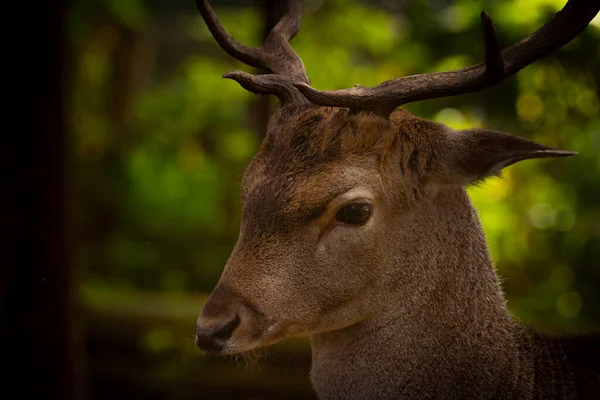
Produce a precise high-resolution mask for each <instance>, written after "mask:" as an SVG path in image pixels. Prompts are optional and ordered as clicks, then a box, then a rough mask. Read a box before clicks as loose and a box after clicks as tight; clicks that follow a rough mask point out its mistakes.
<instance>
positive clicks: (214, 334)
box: [196, 315, 240, 352]
mask: <svg viewBox="0 0 600 400" xmlns="http://www.w3.org/2000/svg"><path fill="white" fill-rule="evenodd" d="M239 324H240V317H239V316H238V315H235V316H233V317H232V318H230V319H228V320H225V321H221V322H219V323H216V324H210V325H208V324H206V323H205V322H204V321H203V319H202V317H201V318H199V319H198V322H197V323H196V346H198V347H199V348H200V349H202V350H204V351H209V352H218V351H221V350H222V349H223V347H224V346H225V343H226V342H227V340H229V338H230V337H231V335H232V334H233V331H235V329H236V328H237V327H238V325H239Z"/></svg>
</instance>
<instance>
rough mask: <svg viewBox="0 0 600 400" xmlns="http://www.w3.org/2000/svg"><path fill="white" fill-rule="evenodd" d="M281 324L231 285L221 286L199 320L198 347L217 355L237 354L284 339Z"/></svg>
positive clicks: (197, 330) (197, 322)
mask: <svg viewBox="0 0 600 400" xmlns="http://www.w3.org/2000/svg"><path fill="white" fill-rule="evenodd" d="M280 327H281V324H279V323H277V321H276V320H275V319H274V318H271V317H269V316H267V315H266V314H265V313H264V312H262V311H261V310H260V309H259V308H258V307H256V306H255V305H254V304H253V303H251V302H250V301H248V300H247V299H246V298H245V297H244V296H242V295H240V294H239V293H237V292H236V291H234V290H233V289H232V288H231V287H230V286H228V285H223V284H221V285H219V286H217V287H216V288H215V290H214V291H213V293H212V294H211V296H210V297H209V299H208V300H207V302H206V304H205V306H204V309H203V310H202V314H201V315H200V317H198V320H197V321H196V340H195V341H196V346H198V347H199V348H200V349H202V350H204V351H206V352H210V353H216V354H237V353H243V352H245V351H248V350H252V349H254V348H257V347H262V346H266V345H268V344H271V343H274V342H276V341H278V340H279V339H280V338H281V336H282V333H283V332H282V330H281V329H280Z"/></svg>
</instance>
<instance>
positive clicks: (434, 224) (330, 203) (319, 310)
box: [196, 0, 598, 354]
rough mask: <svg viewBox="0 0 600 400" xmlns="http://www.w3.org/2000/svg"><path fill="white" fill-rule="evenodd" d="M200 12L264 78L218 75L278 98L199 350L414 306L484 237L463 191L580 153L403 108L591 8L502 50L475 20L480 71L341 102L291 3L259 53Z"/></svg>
mask: <svg viewBox="0 0 600 400" xmlns="http://www.w3.org/2000/svg"><path fill="white" fill-rule="evenodd" d="M196 3H197V5H198V8H199V10H200V13H201V14H202V16H203V18H204V20H205V21H206V24H207V25H208V27H209V29H210V31H211V32H212V34H213V36H214V37H215V39H216V40H217V42H218V43H219V44H220V45H221V47H222V48H223V49H224V50H225V51H227V52H228V53H229V54H231V55H232V56H234V57H235V58H237V59H238V60H240V61H242V62H244V63H246V64H248V65H251V66H254V67H258V68H261V69H263V70H265V71H267V72H268V73H266V74H263V75H251V74H248V73H245V72H241V71H231V72H227V73H226V74H225V75H224V77H225V78H229V79H233V80H236V81H237V82H238V83H240V84H241V85H242V86H243V87H244V88H245V89H247V90H249V91H251V92H253V93H258V94H274V95H276V96H277V97H278V98H279V100H280V102H281V105H280V107H279V108H278V109H277V110H276V111H275V112H274V113H273V115H272V116H271V119H270V123H269V127H268V131H267V133H266V136H265V139H264V142H263V144H262V146H261V148H260V151H259V152H258V154H257V155H256V156H255V157H254V159H253V160H252V161H251V163H250V164H249V166H248V167H247V169H246V172H245V174H244V177H243V181H242V222H241V229H240V236H239V239H238V242H237V244H236V245H235V248H234V249H233V252H232V254H231V257H230V258H229V260H228V262H227V264H226V266H225V269H224V271H223V274H222V276H221V278H220V280H219V283H218V284H217V286H216V288H215V289H214V291H213V293H212V294H211V296H210V297H209V299H208V301H207V303H206V305H205V307H204V309H203V311H202V314H201V316H200V317H199V318H198V321H197V330H196V333H197V335H196V343H197V345H198V346H199V347H200V348H202V349H204V350H207V351H213V352H219V353H222V354H232V353H239V352H243V351H246V350H249V349H252V348H255V347H258V346H263V345H266V344H270V343H273V342H275V341H277V340H279V339H281V338H284V337H288V336H292V335H309V334H315V333H319V332H326V331H333V330H338V329H341V328H345V327H349V326H351V325H353V324H357V323H359V322H361V321H363V320H365V319H368V318H371V317H372V316H374V315H376V314H377V313H380V312H382V310H384V309H387V308H390V307H398V304H391V302H390V300H389V298H390V297H389V293H392V292H393V293H395V294H397V295H398V296H400V298H402V299H404V300H405V302H404V303H405V304H406V305H410V304H415V303H417V302H418V301H419V298H420V297H421V296H422V295H423V294H424V293H427V292H429V291H431V290H432V288H434V287H435V286H436V285H439V284H440V282H444V281H445V280H446V279H447V278H446V275H447V274H448V271H447V270H444V268H442V267H440V265H441V264H440V262H439V260H440V258H442V257H445V256H446V255H445V254H446V253H447V251H446V250H447V249H448V248H449V247H451V246H456V243H457V241H456V240H455V239H456V238H458V237H460V236H461V235H465V234H467V233H468V234H474V235H479V236H481V237H483V235H482V233H481V230H480V228H479V226H478V224H477V223H475V224H471V223H470V222H468V221H471V219H472V218H471V217H472V215H474V212H473V210H472V208H471V206H470V203H469V200H468V198H467V196H466V193H465V190H464V187H465V186H467V185H469V184H470V183H472V182H475V181H480V180H483V179H485V178H486V177H488V176H490V175H495V174H498V173H499V172H500V171H501V170H502V168H504V167H506V166H508V165H510V164H513V163H515V162H517V161H521V160H526V159H531V158H545V157H565V156H570V155H573V154H575V153H574V152H570V151H562V150H554V149H550V148H548V147H545V146H543V145H540V144H536V143H534V142H531V141H529V140H526V139H523V138H519V137H517V136H512V135H509V134H506V133H502V132H497V131H492V130H483V129H473V130H467V131H456V130H453V129H450V128H448V127H446V126H444V125H442V124H439V123H434V122H431V121H427V120H424V119H420V118H417V117H415V116H413V115H411V114H409V113H408V112H406V111H403V110H401V109H399V108H398V107H399V106H401V105H402V104H406V103H408V102H413V101H418V100H425V99H431V98H436V97H444V96H452V95H456V94H459V93H466V92H473V91H477V90H480V89H483V88H486V87H489V86H492V85H494V84H496V83H498V82H500V81H502V80H503V79H505V78H507V77H509V76H511V75H513V74H515V73H516V72H517V71H519V70H520V69H522V68H523V67H525V66H527V65H528V64H530V63H532V62H533V61H535V60H537V59H539V58H541V57H543V56H544V55H546V54H548V53H550V52H552V51H554V50H555V49H557V48H559V47H561V46H563V45H564V44H566V43H568V42H569V41H570V40H571V39H573V38H574V37H575V36H577V35H578V34H579V33H580V32H581V31H582V30H583V29H584V28H585V26H587V24H588V23H589V21H591V19H592V18H593V17H594V15H595V14H596V13H597V12H598V4H597V2H595V1H586V0H570V1H569V2H568V3H567V5H566V6H565V7H564V9H563V10H562V11H561V12H559V13H558V14H557V15H556V16H555V17H554V18H553V19H552V20H551V21H549V22H548V23H547V24H546V25H545V26H543V27H542V28H541V29H539V30H538V31H536V32H535V33H533V34H532V35H530V36H529V37H527V38H525V39H523V40H521V41H519V42H518V43H516V44H514V45H512V46H510V47H508V48H506V49H504V50H501V49H500V46H499V44H498V40H497V37H496V31H495V28H494V26H493V24H492V21H491V20H490V18H489V17H488V16H487V14H485V13H482V16H481V17H482V23H483V33H484V34H483V36H484V42H485V62H483V63H481V64H478V65H475V66H472V67H469V68H465V69H461V70H456V71H451V72H443V73H433V74H424V75H416V76H409V77H404V78H399V79H394V80H390V81H387V82H384V83H382V84H380V85H378V86H375V87H372V88H367V87H360V86H359V87H354V88H351V89H346V90H335V91H319V90H316V89H314V88H312V87H311V86H310V81H309V78H308V76H307V74H306V71H305V69H304V65H303V63H302V60H301V59H300V57H299V56H298V55H297V54H296V53H295V52H294V51H293V49H292V48H291V47H290V45H289V41H290V39H292V38H293V37H294V35H295V34H296V33H297V32H298V30H299V28H300V21H301V4H300V1H288V2H287V5H288V7H287V14H285V16H284V17H283V18H282V19H281V20H280V22H279V23H278V24H277V25H276V26H275V27H274V28H273V30H272V31H271V32H270V34H269V35H268V37H267V39H266V40H265V42H264V44H263V45H262V46H261V47H259V48H250V47H247V46H245V45H243V44H240V43H238V42H237V41H235V39H234V38H233V37H231V36H230V35H229V34H228V33H227V32H226V31H225V30H224V28H223V27H222V26H221V25H220V23H219V21H218V19H217V17H216V15H215V13H214V12H213V10H212V9H211V8H210V6H209V5H208V2H207V1H205V0H197V1H196ZM475 220H476V218H475ZM472 257H473V260H472V261H473V262H477V258H478V257H483V258H485V257H487V254H486V253H485V251H482V252H477V251H474V252H473V255H472Z"/></svg>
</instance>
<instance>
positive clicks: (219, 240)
mask: <svg viewBox="0 0 600 400" xmlns="http://www.w3.org/2000/svg"><path fill="white" fill-rule="evenodd" d="M564 2H565V1H564V0H502V1H484V0H456V1H446V0H436V1H434V0H430V1H427V0H420V1H410V2H398V4H395V2H389V1H388V2H386V1H380V2H375V1H373V2H366V1H343V0H328V1H316V0H315V1H307V2H306V3H305V17H304V21H303V27H302V30H301V32H300V34H299V35H298V37H297V38H295V39H294V41H293V45H294V48H295V49H296V50H297V52H298V53H299V54H300V56H301V57H302V58H303V60H304V62H305V65H306V68H307V70H308V73H309V75H310V77H311V79H312V84H313V86H315V87H317V88H320V89H335V88H344V87H349V86H352V85H354V84H356V83H360V84H362V85H367V86H371V85H376V84H378V83H379V82H381V81H384V80H386V79H391V78H394V77H398V76H403V75H411V74H417V73H423V72H432V71H443V70H448V69H454V68H460V67H464V66H467V65H470V64H473V63H476V62H479V61H480V60H481V59H482V38H481V34H480V23H479V12H480V11H481V10H483V9H485V10H486V11H487V12H488V13H489V14H490V15H491V16H492V17H493V18H494V20H495V21H496V25H497V28H498V31H499V36H500V38H501V42H502V43H503V44H504V45H508V44H511V43H514V42H515V41H517V40H518V39H520V38H521V37H523V36H526V35H527V34H529V33H530V32H532V31H533V30H535V29H537V28H538V27H539V26H541V25H542V24H544V23H545V22H546V21H547V19H548V18H549V16H551V15H552V14H553V13H554V12H556V11H558V10H559V9H560V8H561V7H562V6H563V5H564ZM213 3H219V2H217V1H214V2H213ZM216 8H217V12H218V14H219V17H220V19H221V21H222V22H223V24H224V25H225V27H226V28H227V29H228V30H229V31H230V32H231V33H232V34H233V35H234V36H235V37H236V38H237V39H238V40H240V41H242V42H244V43H248V44H252V45H258V44H259V43H260V37H261V33H262V31H263V23H264V22H263V20H264V17H263V15H262V13H261V11H260V10H259V9H258V8H256V7H219V4H217V6H216ZM70 32H71V41H72V44H73V48H74V57H73V60H74V66H73V78H72V79H73V82H74V88H75V90H74V92H73V97H72V103H71V106H70V109H71V114H70V121H71V128H72V133H73V136H72V139H73V141H72V142H73V150H74V154H75V157H74V168H73V170H72V174H73V179H74V181H75V185H74V193H75V196H76V199H77V201H76V204H77V208H76V219H77V226H76V232H77V239H78V242H77V255H76V256H77V261H78V264H79V265H80V267H81V269H82V270H83V271H84V275H83V281H82V293H83V298H84V300H85V303H86V306H87V307H88V309H89V310H90V312H91V313H92V314H93V313H96V314H94V315H102V318H103V319H101V320H102V321H104V322H103V323H104V324H110V323H111V322H110V321H113V323H115V325H118V324H117V322H115V321H121V320H122V319H121V317H122V316H123V313H124V311H123V310H129V308H128V305H131V304H137V307H138V308H137V310H138V311H137V312H139V313H141V314H144V312H143V311H142V309H143V310H145V311H146V312H148V313H149V314H148V315H149V317H148V318H149V320H150V321H152V320H153V319H152V313H153V312H156V317H155V318H154V320H155V322H154V323H150V325H148V327H147V329H146V328H144V329H146V330H145V331H143V332H142V333H140V336H139V338H138V339H139V343H140V346H141V348H145V349H146V350H147V351H150V352H159V353H160V352H162V351H167V350H169V349H171V350H172V349H174V348H176V347H178V346H179V344H178V343H180V340H179V339H178V338H180V337H181V334H180V332H181V331H180V330H178V329H188V328H183V326H186V325H185V324H180V325H173V324H171V323H170V322H168V323H166V322H164V321H165V318H166V317H165V316H164V315H162V314H161V313H163V314H164V313H166V314H168V315H169V318H171V320H169V319H168V318H167V320H168V321H172V320H174V319H175V320H177V319H178V320H179V321H180V322H181V321H184V323H187V326H189V332H188V331H186V335H187V336H186V337H187V338H188V339H189V338H190V337H191V333H192V332H193V324H194V320H195V317H196V314H198V313H199V311H200V310H201V306H202V304H201V298H202V295H196V294H194V293H195V292H201V293H208V292H210V290H211V289H212V288H213V286H214V284H215V283H216V281H217V279H218V277H219V275H220V272H221V270H222V267H223V265H224V264H225V262H226V260H227V258H228V256H229V253H230V251H231V249H232V247H233V245H234V243H235V240H236V238H237V233H238V227H239V216H240V204H239V200H238V198H239V182H240V178H241V174H242V172H243V170H244V168H245V166H246V165H247V163H248V161H249V159H250V158H251V157H252V155H253V154H254V153H255V151H256V150H257V148H258V146H259V145H260V140H261V135H262V133H263V132H262V131H261V126H262V124H261V122H260V118H259V117H258V114H259V112H258V111H257V110H258V109H259V105H258V104H259V103H258V101H257V97H256V96H254V95H252V94H250V93H248V92H246V91H245V90H243V89H242V88H240V87H239V86H238V85H237V83H235V82H233V81H228V80H223V79H221V75H222V74H223V73H224V72H225V71H227V70H229V69H233V68H235V69H243V70H247V71H251V69H249V68H248V67H246V66H243V65H240V64H239V63H238V62H236V61H235V60H232V59H231V58H230V57H229V56H227V55H226V54H224V52H223V51H222V50H221V49H220V48H219V47H218V46H217V44H216V43H215V41H214V39H213V38H212V37H211V35H210V33H209V32H208V30H207V29H206V27H205V25H204V24H203V22H202V21H201V18H200V17H199V16H198V15H196V11H195V8H194V5H193V2H192V1H191V0H190V1H173V2H169V4H166V3H163V2H157V1H154V2H153V1H146V2H142V1H140V0H127V1H124V0H118V1H116V0H94V1H83V0H79V1H76V2H74V4H73V9H72V14H71V26H70ZM599 39H600V19H599V18H598V17H597V18H596V19H595V20H594V22H593V23H592V25H591V26H590V27H589V28H588V29H587V30H586V31H585V32H584V33H583V34H582V35H581V36H580V37H578V38H577V39H575V40H574V41H573V42H572V43H571V44H569V45H568V46H566V47H565V48H564V49H562V50H560V51H558V52H556V53H555V54H553V55H551V56H549V57H547V58H545V59H543V60H541V61H539V62H537V63H535V64H533V65H531V66H529V67H527V68H525V69H524V70H523V71H521V72H520V73H519V74H518V75H517V76H516V77H514V78H511V79H510V80H508V81H507V82H504V83H502V84H500V85H498V86H497V87H494V88H491V89H487V90H485V91H482V92H480V93H476V94H467V95H462V96H457V97H453V98H448V99H439V100H432V101H427V102H421V103H416V104H412V105H409V106H408V107H407V108H408V109H409V110H410V111H412V112H414V113H416V114H417V115H419V116H422V117H426V118H430V119H433V120H436V121H440V122H443V123H446V124H448V125H449V126H451V127H454V128H475V127H489V128H494V129H498V130H502V131H507V132H512V133H515V134H518V135H521V136H525V137H529V138H532V139H534V140H536V141H538V142H540V143H543V144H546V145H549V146H553V147H556V148H564V149H571V150H576V151H578V152H579V154H580V155H579V157H573V158H569V159H563V160H553V161H528V162H524V163H520V164H518V165H515V166H513V167H509V168H508V169H507V170H506V171H505V173H504V177H503V179H492V180H489V181H487V182H486V183H484V184H483V185H481V186H479V187H474V188H471V189H470V190H469V191H470V194H471V196H472V199H473V201H474V203H475V206H476V208H477V209H478V211H479V213H480V216H481V219H482V223H483V227H484V229H485V232H486V234H487V237H488V241H489V244H490V248H491V252H492V255H493V258H494V261H495V263H496V266H497V268H498V271H499V273H500V275H501V276H503V277H504V278H505V280H504V288H505V291H506V293H507V297H508V300H509V306H510V308H511V310H512V311H513V312H514V314H515V315H516V316H517V317H518V318H519V319H521V320H522V321H524V322H526V323H528V324H531V325H533V326H535V327H537V328H538V329H541V330H544V331H577V330H586V329H594V328H596V329H597V328H598V326H599V323H600V262H599V261H598V260H600V202H599V201H598V200H599V199H600V185H599V184H598V182H600V180H599V177H600V157H598V154H599V153H600V99H599V92H600V90H599V88H600V40H599ZM149 293H150V294H152V295H153V296H158V299H159V300H156V299H155V301H154V303H152V304H154V306H152V307H149V306H147V305H145V304H146V303H145V302H143V301H140V299H145V298H146V297H144V296H148V295H149ZM190 296H191V297H190ZM192 298H193V299H197V301H198V304H197V305H196V307H194V306H192V305H190V304H191V303H190V299H192ZM136 299H138V300H136ZM160 299H163V300H164V303H163V306H160V304H161V301H162V300H160ZM178 299H179V300H178ZM136 301H137V302H136ZM164 304H168V305H169V307H166V306H164ZM159 310H162V311H159ZM130 312H132V313H134V314H135V311H130ZM144 315H146V314H144ZM113 317H114V318H113ZM111 318H112V319H111ZM125 320H126V319H124V320H123V321H125ZM156 321H162V322H156ZM90 323H91V324H93V321H92V322H90ZM176 326H178V327H176ZM118 329H125V328H124V325H119V328H118ZM115 332H118V330H116V331H115ZM106 334H107V335H109V333H106ZM104 340H105V341H106V342H110V340H112V339H111V338H104ZM115 340H117V339H115ZM185 343H186V344H188V347H189V348H192V346H193V344H192V342H191V341H188V342H185ZM179 347H181V346H179ZM194 354H196V353H194ZM198 354H199V353H198ZM196 357H199V355H196ZM186 365H187V364H186Z"/></svg>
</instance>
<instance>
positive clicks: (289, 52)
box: [196, 0, 310, 103]
mask: <svg viewBox="0 0 600 400" xmlns="http://www.w3.org/2000/svg"><path fill="white" fill-rule="evenodd" d="M286 3H287V12H286V14H285V15H284V16H283V17H282V18H281V20H280V21H279V22H278V23H277V25H275V27H274V28H273V29H272V30H271V32H269V35H268V36H267V38H266V39H265V42H264V43H263V45H262V46H260V47H259V48H254V47H249V46H246V45H244V44H241V43H239V42H238V41H237V40H235V39H234V38H233V36H231V35H230V34H229V33H228V32H227V31H226V30H225V28H223V26H222V25H221V23H220V22H219V19H218V17H217V15H216V14H215V12H214V11H213V9H212V8H211V7H210V5H209V3H208V1H207V0H196V5H197V7H198V10H199V11H200V14H201V15H202V18H204V21H205V22H206V25H207V26H208V29H209V30H210V32H211V33H212V35H213V36H214V38H215V39H216V41H217V42H218V43H219V45H220V46H221V47H222V48H223V50H225V51H226V52H227V53H229V54H230V55H231V56H233V57H234V58H236V59H238V60H239V61H242V62H243V63H245V64H248V65H250V66H252V67H256V68H261V69H264V70H267V71H268V72H270V74H266V75H254V76H253V75H250V74H247V73H245V72H242V71H230V72H227V73H226V74H225V75H224V76H223V77H224V78H229V79H233V80H235V81H237V82H238V83H239V84H240V85H242V87H244V88H245V89H247V90H249V91H251V92H253V93H258V94H275V95H276V96H278V97H279V98H280V100H281V101H282V103H289V102H306V101H307V100H306V98H304V97H303V96H302V95H300V93H298V91H297V89H295V88H294V87H293V85H292V83H294V82H303V83H309V82H310V80H309V78H308V75H307V74H306V70H305V68H304V63H303V62H302V59H301V58H300V56H298V54H297V53H296V52H295V51H294V49H292V47H291V46H290V44H289V41H290V40H291V39H292V38H293V37H294V36H295V35H296V34H297V33H298V31H299V30H300V24H301V22H302V4H301V2H300V0H287V2H286Z"/></svg>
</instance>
